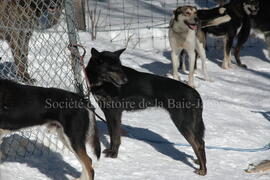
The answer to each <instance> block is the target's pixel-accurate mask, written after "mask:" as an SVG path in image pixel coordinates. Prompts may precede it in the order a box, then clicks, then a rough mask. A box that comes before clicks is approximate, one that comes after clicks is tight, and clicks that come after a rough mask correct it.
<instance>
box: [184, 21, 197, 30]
mask: <svg viewBox="0 0 270 180" xmlns="http://www.w3.org/2000/svg"><path fill="white" fill-rule="evenodd" d="M184 22H185V24H186V25H187V26H188V27H189V29H191V30H197V29H198V25H197V24H196V23H189V22H187V21H184Z"/></svg>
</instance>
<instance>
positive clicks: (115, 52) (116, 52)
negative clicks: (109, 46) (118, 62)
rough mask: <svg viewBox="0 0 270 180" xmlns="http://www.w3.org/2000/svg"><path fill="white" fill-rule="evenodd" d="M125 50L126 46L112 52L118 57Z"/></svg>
mask: <svg viewBox="0 0 270 180" xmlns="http://www.w3.org/2000/svg"><path fill="white" fill-rule="evenodd" d="M125 50H126V48H124V49H120V50H117V51H114V54H116V55H117V56H118V57H120V56H121V54H122V53H123V52H124V51H125Z"/></svg>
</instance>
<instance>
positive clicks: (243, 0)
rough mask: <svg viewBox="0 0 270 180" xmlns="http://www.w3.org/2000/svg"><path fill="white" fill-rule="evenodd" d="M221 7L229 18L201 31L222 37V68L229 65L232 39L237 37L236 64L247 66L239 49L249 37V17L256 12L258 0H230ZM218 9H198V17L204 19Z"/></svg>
mask: <svg viewBox="0 0 270 180" xmlns="http://www.w3.org/2000/svg"><path fill="white" fill-rule="evenodd" d="M223 7H224V8H225V9H226V14H227V15H229V16H230V17H231V20H230V21H229V22H226V23H222V24H220V25H218V26H211V27H206V28H202V31H203V32H204V33H206V34H213V35H214V36H221V37H224V60H223V64H222V68H224V69H228V68H230V67H231V49H232V46H233V40H234V38H235V37H237V44H236V47H235V50H234V56H235V59H236V62H237V65H238V66H240V67H244V68H246V67H247V66H246V65H245V64H242V62H241V59H240V50H241V48H242V46H243V45H244V43H245V42H246V41H247V39H248V37H249V34H250V29H251V23H250V18H251V16H253V15H256V14H257V13H258V11H259V2H258V0H231V1H230V3H227V4H225V5H224V6H223ZM219 9H220V7H217V8H213V9H211V10H198V17H199V19H205V18H206V17H207V16H209V15H211V13H213V12H214V11H217V10H219ZM209 13H210V14H209Z"/></svg>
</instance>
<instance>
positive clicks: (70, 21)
mask: <svg viewBox="0 0 270 180" xmlns="http://www.w3.org/2000/svg"><path fill="white" fill-rule="evenodd" d="M73 5H74V2H73V0H12V1H10V0H1V1H0V39H1V41H0V57H1V61H0V76H1V78H5V79H11V80H14V81H19V82H23V83H26V84H29V83H30V84H34V85H36V86H42V87H57V88H62V89H66V90H70V91H77V90H78V88H77V86H76V84H77V82H78V80H79V79H80V78H81V77H80V69H78V68H79V66H76V63H74V60H76V59H74V57H73V56H71V53H70V51H69V50H68V48H67V47H68V44H69V43H71V42H72V43H76V42H77V39H78V38H77V37H78V36H77V34H76V31H75V29H74V28H75V21H74V12H73V11H74V7H73ZM38 144H39V145H38ZM0 147H1V148H0V150H1V151H0V152H1V153H0V155H1V154H2V159H5V158H14V157H15V158H16V157H26V156H28V155H31V154H44V153H46V152H45V150H46V151H48V148H46V147H50V149H52V150H56V151H58V150H59V151H63V150H64V146H63V144H62V143H61V142H60V141H58V138H57V137H56V135H55V134H52V133H47V130H46V128H44V127H36V128H30V129H24V130H22V131H19V132H16V133H13V134H11V135H7V136H6V137H4V138H3V143H2V145H1V144H0ZM47 153H48V152H47Z"/></svg>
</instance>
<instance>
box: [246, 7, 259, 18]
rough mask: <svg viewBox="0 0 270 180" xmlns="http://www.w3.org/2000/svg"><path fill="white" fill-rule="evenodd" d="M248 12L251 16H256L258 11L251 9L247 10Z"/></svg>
mask: <svg viewBox="0 0 270 180" xmlns="http://www.w3.org/2000/svg"><path fill="white" fill-rule="evenodd" d="M248 9H249V11H250V12H251V15H253V16H255V15H257V14H258V10H257V9H252V8H248Z"/></svg>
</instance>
